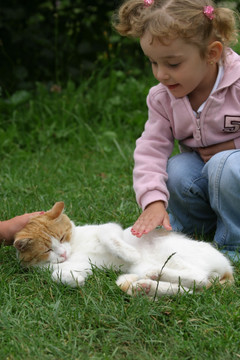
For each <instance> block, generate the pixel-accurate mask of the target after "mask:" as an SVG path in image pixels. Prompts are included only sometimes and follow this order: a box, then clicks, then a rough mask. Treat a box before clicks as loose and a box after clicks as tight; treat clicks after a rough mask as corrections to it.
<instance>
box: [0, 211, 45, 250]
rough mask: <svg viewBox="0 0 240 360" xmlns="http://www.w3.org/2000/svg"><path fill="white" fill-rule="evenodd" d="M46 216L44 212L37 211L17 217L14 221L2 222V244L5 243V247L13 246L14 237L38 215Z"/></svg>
mask: <svg viewBox="0 0 240 360" xmlns="http://www.w3.org/2000/svg"><path fill="white" fill-rule="evenodd" d="M42 214H44V211H41V212H40V211H37V212H33V213H30V214H24V215H20V216H15V217H14V218H12V219H9V220H6V221H1V222H0V243H1V242H4V244H5V245H12V244H13V241H14V235H15V234H16V233H17V232H18V231H20V230H21V229H22V228H23V227H24V226H25V225H26V224H27V223H28V221H29V220H30V219H31V218H32V217H34V216H38V215H42Z"/></svg>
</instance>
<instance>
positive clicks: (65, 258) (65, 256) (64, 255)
mask: <svg viewBox="0 0 240 360" xmlns="http://www.w3.org/2000/svg"><path fill="white" fill-rule="evenodd" d="M61 257H63V258H64V260H67V252H66V251H64V253H63V254H61Z"/></svg>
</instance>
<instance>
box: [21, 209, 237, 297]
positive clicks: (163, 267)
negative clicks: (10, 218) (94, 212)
mask: <svg viewBox="0 0 240 360" xmlns="http://www.w3.org/2000/svg"><path fill="white" fill-rule="evenodd" d="M63 211H64V203H63V202H57V203H55V205H54V206H53V208H52V209H51V210H49V211H47V212H46V213H44V214H43V215H39V216H37V217H34V218H32V219H31V220H30V221H29V223H28V224H27V225H26V226H25V227H24V228H23V229H22V230H20V231H19V232H18V233H17V234H16V236H15V240H14V246H15V248H16V249H17V254H18V258H19V260H20V262H21V264H22V265H23V266H39V267H49V268H50V269H51V272H52V275H51V276H52V279H53V280H55V281H57V282H62V283H64V284H68V285H70V286H73V287H74V286H81V285H83V284H84V281H85V279H86V278H87V276H88V275H90V274H91V273H92V265H94V266H96V267H99V268H101V267H104V268H110V267H114V268H115V269H119V270H121V272H122V273H123V274H122V275H120V276H119V277H118V279H117V281H116V283H117V285H118V286H119V287H120V288H121V289H122V290H123V291H124V292H126V293H127V294H129V295H135V294H137V293H139V291H141V292H143V293H145V294H146V295H148V296H149V297H156V296H163V295H174V294H177V293H179V292H180V293H182V292H186V291H188V292H192V291H193V288H194V289H196V290H199V289H202V288H203V287H209V286H211V285H212V283H213V281H215V280H217V281H218V282H219V283H220V284H223V283H225V282H226V281H227V282H229V283H232V282H233V281H234V278H233V268H232V266H231V264H230V261H229V260H228V259H227V258H226V257H225V256H224V255H223V254H222V253H220V252H219V251H218V250H217V249H215V248H214V247H212V246H211V244H209V243H206V242H201V241H196V240H192V239H190V238H188V237H186V236H185V235H183V234H180V233H175V232H169V231H166V230H164V229H162V228H160V229H156V230H153V231H151V232H150V233H149V234H145V235H143V236H142V237H141V238H140V239H139V238H137V237H135V236H133V235H132V234H131V228H127V229H126V230H123V229H122V228H121V226H119V225H118V224H115V223H107V224H102V225H84V226H75V224H74V223H73V222H72V221H71V220H70V219H69V218H68V216H67V215H65V214H64V213H63Z"/></svg>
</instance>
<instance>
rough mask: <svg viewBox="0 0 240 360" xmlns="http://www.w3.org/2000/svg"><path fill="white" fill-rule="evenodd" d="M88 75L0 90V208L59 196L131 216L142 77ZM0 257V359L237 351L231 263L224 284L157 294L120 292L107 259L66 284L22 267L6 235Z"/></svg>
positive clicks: (239, 315) (87, 213) (6, 214)
mask: <svg viewBox="0 0 240 360" xmlns="http://www.w3.org/2000/svg"><path fill="white" fill-rule="evenodd" d="M95 75H96V74H95ZM95 75H94V76H93V78H92V79H89V81H88V82H84V83H83V84H82V86H81V87H79V88H77V89H76V88H75V87H74V86H73V84H69V85H68V87H67V88H66V89H64V90H63V91H62V92H61V93H51V92H49V91H48V89H47V88H45V87H43V86H40V85H39V86H38V88H37V90H36V94H29V93H23V92H20V93H18V94H17V95H16V94H15V98H10V99H9V100H8V102H6V101H4V100H2V101H0V110H1V120H0V121H1V130H0V140H1V141H0V154H1V172H0V196H1V208H0V219H2V220H3V219H8V218H10V217H12V216H15V215H18V214H21V213H24V212H29V211H36V210H47V209H49V208H50V207H51V206H52V205H53V204H54V203H55V202H56V201H59V200H63V201H64V202H65V206H66V213H67V214H68V215H69V216H70V217H71V219H72V220H74V221H75V222H76V223H77V224H86V223H104V222H108V221H115V222H119V223H121V224H122V225H123V226H124V227H127V226H129V225H131V224H132V223H133V222H134V221H135V220H136V218H137V216H138V214H139V212H140V210H139V209H138V207H137V205H136V202H135V195H134V192H133V189H132V167H133V159H132V153H133V150H134V147H135V140H136V138H137V137H138V136H139V135H140V134H141V132H142V129H143V126H144V122H145V120H146V117H147V109H146V105H145V98H146V94H147V92H148V88H149V87H150V84H151V81H152V79H148V78H143V79H140V80H138V81H136V80H134V79H133V78H132V77H125V74H123V73H121V72H116V73H110V74H109V77H108V78H105V77H103V76H102V74H99V75H98V76H95ZM175 151H177V150H175ZM0 266H1V267H0V306H1V308H0V359H1V360H5V359H6V360H7V359H8V360H22V359H25V360H35V359H36V360H38V359H39V360H40V359H41V360H68V359H69V360H74V359H94V360H98V359H141V360H145V359H146V360H152V359H169V360H174V359H184V360H186V359H197V360H198V359H204V360H205V359H214V360H215V359H224V360H227V359H239V357H240V348H239V337H240V325H239V324H240V310H239V309H240V291H239V282H240V276H239V270H240V266H239V263H237V264H236V267H235V278H236V283H235V285H234V286H232V287H229V288H224V287H217V286H216V287H213V288H211V289H209V290H207V291H203V292H202V293H200V294H195V293H194V294H193V295H188V294H184V295H182V296H176V297H174V298H168V297H165V298H162V299H159V300H158V301H156V302H152V301H150V300H149V299H148V298H146V297H141V296H139V297H136V298H130V297H128V296H127V295H125V294H123V293H122V292H121V291H120V290H119V289H118V287H117V286H116V285H115V280H116V278H117V273H116V272H115V271H114V270H113V269H112V270H108V271H102V270H98V269H94V272H93V275H92V276H91V277H90V278H89V280H88V281H87V282H86V284H85V286H84V287H82V288H76V289H72V288H69V287H66V286H63V285H59V284H56V283H53V282H52V281H51V278H50V274H49V273H48V271H38V270H36V269H30V270H26V269H23V268H22V267H21V266H20V265H19V264H18V262H17V260H16V256H15V250H14V249H13V248H12V247H1V248H0Z"/></svg>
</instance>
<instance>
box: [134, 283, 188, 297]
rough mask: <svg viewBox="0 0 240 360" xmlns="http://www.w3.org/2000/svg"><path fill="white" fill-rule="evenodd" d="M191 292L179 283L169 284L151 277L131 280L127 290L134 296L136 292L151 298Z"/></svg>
mask: <svg viewBox="0 0 240 360" xmlns="http://www.w3.org/2000/svg"><path fill="white" fill-rule="evenodd" d="M184 292H188V293H189V292H190V293H191V292H192V291H191V290H190V289H189V288H187V287H183V286H181V285H180V284H171V283H169V282H165V281H154V280H151V279H140V280H137V281H135V282H133V283H132V284H131V285H130V286H129V288H128V290H127V294H128V295H132V296H136V295H137V294H140V293H142V294H146V295H147V296H149V297H151V298H155V297H162V296H166V295H169V296H172V295H176V294H178V293H184Z"/></svg>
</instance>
